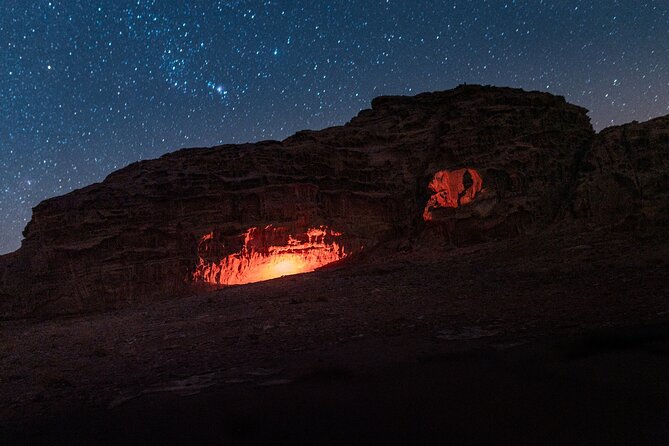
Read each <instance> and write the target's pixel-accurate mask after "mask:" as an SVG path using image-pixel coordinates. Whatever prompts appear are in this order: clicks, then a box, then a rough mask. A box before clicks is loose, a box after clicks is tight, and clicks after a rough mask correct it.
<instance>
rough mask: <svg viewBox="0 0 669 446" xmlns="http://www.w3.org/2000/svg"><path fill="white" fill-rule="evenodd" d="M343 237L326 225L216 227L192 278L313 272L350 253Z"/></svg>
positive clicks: (249, 279)
mask: <svg viewBox="0 0 669 446" xmlns="http://www.w3.org/2000/svg"><path fill="white" fill-rule="evenodd" d="M341 239H342V233H341V232H337V231H334V230H332V229H330V228H328V227H326V226H320V227H311V228H308V229H306V230H304V231H290V230H289V229H288V228H284V227H280V226H273V225H268V226H265V227H251V228H249V229H248V230H247V231H245V232H244V233H243V234H241V235H235V236H225V235H223V234H220V233H217V232H216V231H213V232H210V233H207V234H205V235H204V236H202V238H201V239H200V242H199V244H198V256H199V258H198V263H197V266H196V268H195V272H194V273H193V276H192V279H193V281H194V282H196V283H204V284H209V285H215V286H225V285H242V284H247V283H253V282H262V281H265V280H270V279H275V278H278V277H282V276H289V275H293V274H301V273H308V272H312V271H315V270H316V269H318V268H321V267H324V266H326V265H329V264H332V263H334V262H337V261H340V260H343V259H344V258H346V257H348V255H349V254H350V253H349V252H348V251H347V250H346V249H345V248H344V244H343V243H342V240H341Z"/></svg>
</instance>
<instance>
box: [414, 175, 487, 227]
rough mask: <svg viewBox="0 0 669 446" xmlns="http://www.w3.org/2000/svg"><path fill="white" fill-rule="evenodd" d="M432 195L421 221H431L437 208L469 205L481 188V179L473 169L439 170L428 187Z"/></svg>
mask: <svg viewBox="0 0 669 446" xmlns="http://www.w3.org/2000/svg"><path fill="white" fill-rule="evenodd" d="M428 187H429V188H430V190H432V192H433V194H432V196H431V197H430V199H429V200H428V202H427V204H426V205H425V210H424V211H423V220H425V221H430V220H432V219H433V215H432V212H433V211H434V210H436V209H439V208H458V207H460V206H464V205H466V204H469V203H471V202H472V201H473V200H474V198H476V195H477V194H478V193H479V192H481V190H482V188H483V179H481V175H479V173H478V172H477V171H476V170H474V169H458V170H452V171H448V170H440V171H439V172H437V173H435V174H434V177H433V178H432V181H430V184H429V186H428Z"/></svg>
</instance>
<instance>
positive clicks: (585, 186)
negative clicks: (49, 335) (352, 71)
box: [0, 86, 667, 317]
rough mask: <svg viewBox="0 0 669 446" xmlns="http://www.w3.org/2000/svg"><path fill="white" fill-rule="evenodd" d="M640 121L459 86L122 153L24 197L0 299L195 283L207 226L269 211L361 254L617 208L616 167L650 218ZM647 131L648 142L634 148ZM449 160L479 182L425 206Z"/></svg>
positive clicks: (656, 174) (40, 301)
mask: <svg viewBox="0 0 669 446" xmlns="http://www.w3.org/2000/svg"><path fill="white" fill-rule="evenodd" d="M644 126H647V127H648V128H649V129H650V130H649V133H648V134H649V135H650V136H648V138H645V137H643V135H641V136H633V135H631V136H629V137H626V139H623V140H622V142H621V141H620V140H619V139H617V137H615V135H616V134H618V133H619V132H621V130H615V129H613V130H610V131H605V132H603V134H602V136H601V137H597V136H596V134H595V133H594V131H593V130H592V127H591V125H590V122H589V119H588V117H587V116H586V110H585V109H583V108H580V107H577V106H574V105H570V104H568V103H566V102H565V100H564V99H563V98H561V97H556V96H552V95H550V94H546V93H538V92H524V91H522V90H516V89H508V88H494V87H481V86H462V87H458V88H456V89H454V90H450V91H445V92H439V93H427V94H421V95H418V96H415V97H381V98H377V99H375V100H374V101H373V102H372V108H371V109H370V110H363V111H362V112H360V113H359V115H358V116H357V117H355V118H354V119H352V120H351V122H349V123H347V124H346V125H344V126H341V127H333V128H329V129H325V130H321V131H304V132H299V133H297V134H295V135H294V136H291V137H289V138H288V139H286V140H285V141H282V142H278V141H265V142H259V143H256V144H244V145H226V146H220V147H214V148H199V149H186V150H180V151H178V152H175V153H171V154H168V155H165V156H163V157H161V158H159V159H156V160H151V161H142V162H138V163H134V164H132V165H130V166H128V167H126V168H124V169H121V170H119V171H117V172H114V173H112V174H111V175H109V177H107V178H106V179H105V180H104V181H103V182H102V183H99V184H93V185H91V186H88V187H86V188H83V189H80V190H77V191H74V192H72V193H69V194H67V195H65V196H62V197H58V198H54V199H50V200H47V201H44V202H42V203H41V204H39V205H38V206H37V207H36V208H35V209H34V211H33V218H32V220H31V221H30V223H29V224H28V226H27V228H26V230H25V232H24V234H25V240H24V241H23V244H22V247H21V248H20V249H19V250H18V251H17V252H15V253H13V254H11V255H9V256H3V257H0V311H1V314H2V315H3V316H4V317H13V316H17V315H22V314H52V313H70V312H78V311H86V310H93V309H102V308H110V307H117V306H123V305H127V304H129V303H135V302H137V301H142V300H147V299H156V298H169V297H171V296H174V295H176V294H183V293H192V292H194V288H193V280H192V279H193V277H194V273H195V271H196V268H197V267H198V265H199V259H200V256H199V252H198V249H199V246H200V245H201V243H200V242H201V240H202V238H203V237H204V236H205V235H207V234H210V233H212V234H218V236H220V237H228V238H232V239H239V237H243V234H245V233H246V232H247V231H248V230H249V228H264V227H266V226H268V225H272V226H274V227H277V228H282V230H285V231H287V233H288V234H304V233H305V232H306V231H308V230H309V228H319V227H327V228H331V229H332V230H334V231H336V232H339V233H341V234H342V235H341V238H340V240H339V242H338V243H340V246H341V249H342V250H343V251H344V252H352V251H354V250H357V249H359V248H360V247H364V252H365V253H367V255H374V252H375V251H374V250H375V248H377V247H379V246H382V247H383V248H384V249H391V250H392V249H411V247H412V246H430V245H431V244H433V243H434V242H435V241H447V242H451V243H454V244H461V243H463V242H472V241H478V240H486V239H491V238H506V237H514V236H517V235H518V234H522V233H526V232H531V231H534V230H537V229H544V228H547V227H549V226H551V225H553V224H554V223H555V222H557V221H565V219H566V218H568V217H569V216H570V215H572V213H574V214H575V215H577V216H586V217H587V216H590V215H592V216H598V218H600V220H601V221H605V222H608V221H610V218H609V217H610V213H609V212H608V209H611V208H613V209H617V208H616V207H615V206H613V207H611V206H609V205H605V204H604V203H606V202H607V200H608V202H612V203H613V202H615V203H622V202H624V197H623V195H624V194H625V193H632V194H633V193H635V191H638V189H635V188H634V187H628V186H629V185H626V182H627V180H628V179H629V178H633V179H634V181H636V183H634V184H638V185H640V186H643V194H644V195H640V197H641V196H642V197H645V198H643V200H641V199H639V203H640V205H639V206H638V209H632V210H630V211H625V212H629V213H631V214H633V215H636V214H639V212H642V211H643V213H644V215H647V216H649V217H650V218H659V217H661V216H662V215H663V212H664V210H666V198H667V195H666V187H665V188H663V187H662V185H663V184H665V183H663V181H666V167H662V166H665V165H666V164H662V163H666V144H665V143H664V142H663V141H664V139H663V138H665V136H663V135H665V134H666V127H667V126H666V119H665V120H657V121H651V122H650V123H648V124H638V125H632V127H629V128H631V129H636V128H637V127H643V128H646V127H644ZM663 129H664V130H663ZM632 133H633V134H636V133H634V132H632ZM644 134H645V133H644ZM644 138H645V139H644ZM646 142H648V144H650V145H652V146H653V147H651V148H649V149H648V150H645V149H643V150H641V149H642V148H643V147H646V146H644V145H643V144H645V143H646ZM656 144H665V145H659V146H656ZM637 152H638V153H641V152H643V153H646V152H647V154H648V156H646V155H644V156H637V155H635V154H636V153H637ZM630 157H632V158H630ZM627 159H630V160H631V161H630V163H632V164H633V165H635V166H637V167H635V168H634V169H632V168H628V167H627V164H625V162H623V161H624V160H627ZM620 160H623V161H620ZM634 163H636V164H634ZM462 169H470V170H471V171H473V172H476V173H478V175H480V178H481V182H482V187H481V191H480V192H478V193H477V194H476V195H475V196H474V195H473V194H472V196H471V197H469V196H467V193H465V198H466V200H465V201H468V200H469V199H471V201H470V202H468V203H464V204H463V203H462V200H461V204H462V205H460V206H458V207H440V208H438V209H434V210H433V211H432V210H431V211H430V220H429V221H427V222H426V221H424V218H423V217H424V212H425V209H426V205H427V204H428V201H430V200H431V197H432V196H433V194H434V191H433V190H430V189H429V187H428V186H429V184H430V182H431V181H432V180H433V179H434V176H435V174H436V173H437V172H440V171H448V172H458V171H461V170H462ZM586 169H587V170H586ZM619 169H623V172H622V173H620V172H619V171H618V170H619ZM635 169H636V170H635ZM662 169H664V170H662ZM663 172H664V173H663ZM619 175H622V178H623V179H622V180H621V181H619V180H620V178H619V177H618V176H619ZM634 175H636V177H635V176H634ZM462 179H463V180H464V179H465V176H464V175H463V177H462ZM612 184H613V185H615V187H616V188H618V185H619V184H623V186H620V188H619V189H620V190H621V191H622V192H619V191H618V189H616V188H612V187H610V185H612ZM452 187H455V189H456V190H460V186H458V185H457V184H455V185H453V186H452ZM463 187H464V185H463ZM465 189H466V187H465ZM630 191H631V192H630ZM598 194H599V195H598ZM619 196H620V197H621V198H616V197H619ZM598 197H604V198H605V200H601V199H599V198H598ZM616 200H617V201H616ZM437 201H438V200H437ZM220 254H223V252H221V253H220ZM228 254H229V253H228ZM228 254H225V255H226V256H227V255H228ZM252 255H253V254H252V253H251V256H252ZM354 257H355V256H351V258H354ZM224 258H225V256H221V257H220V258H218V259H210V260H211V262H212V263H216V262H219V264H220V262H221V261H222V260H224Z"/></svg>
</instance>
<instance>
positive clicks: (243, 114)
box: [0, 0, 669, 253]
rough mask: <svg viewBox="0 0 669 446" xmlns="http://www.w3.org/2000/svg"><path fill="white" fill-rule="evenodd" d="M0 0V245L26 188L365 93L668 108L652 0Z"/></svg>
mask: <svg viewBox="0 0 669 446" xmlns="http://www.w3.org/2000/svg"><path fill="white" fill-rule="evenodd" d="M94 3H95V2H91V1H75V0H64V1H59V0H51V1H41V0H37V1H27V0H0V253H2V252H8V251H11V250H13V249H15V248H17V247H18V245H19V243H20V239H21V235H20V233H21V230H22V229H23V227H24V226H25V224H26V222H27V221H28V220H29V218H30V209H31V207H32V206H34V205H36V204H37V203H38V202H39V201H41V200H43V199H45V198H47V197H51V196H54V195H61V194H63V193H65V192H68V191H70V190H72V189H74V188H78V187H82V186H85V185H86V184H89V183H91V182H95V181H100V180H102V179H103V178H104V177H105V176H106V175H107V174H108V173H110V172H111V171H113V170H115V169H118V168H120V167H122V166H124V165H126V164H128V163H130V162H132V161H136V160H138V159H145V158H153V157H157V156H159V155H161V154H163V153H165V152H168V151H172V150H175V149H177V148H180V147H186V146H209V145H215V144H219V143H228V142H245V141H254V140H261V139H282V138H284V137H286V136H288V135H289V134H291V133H293V132H295V131H297V130H299V129H304V128H313V129H317V128H322V127H326V126H330V125H335V124H341V123H344V122H345V121H347V120H348V119H350V118H351V117H352V116H353V115H355V114H356V113H357V112H358V111H359V110H360V109H362V108H366V107H368V105H369V102H370V100H371V99H372V98H374V97H375V96H379V95H382V94H415V93H419V92H422V91H428V90H443V89H448V88H452V87H454V86H456V85H458V84H460V83H463V82H467V83H482V84H494V85H500V86H515V87H522V88H524V89H529V90H534V89H537V90H545V91H549V92H551V93H556V94H560V95H564V96H566V97H567V99H568V100H569V101H571V102H573V103H576V104H579V105H582V106H585V107H587V108H588V109H590V110H591V114H590V116H591V117H592V121H593V124H594V126H595V127H596V128H597V129H601V128H603V127H606V126H608V125H610V124H612V123H623V122H627V121H631V120H633V119H637V120H645V119H648V118H650V117H654V116H658V115H663V114H668V113H669V2H667V1H664V0H662V1H638V0H619V1H616V0H607V1H597V0H588V1H579V0H516V1H513V0H508V1H504V0H489V1H485V0H466V1H465V0H454V1H442V2H439V1H423V0H403V1H400V0H361V1H352V0H330V1H322V2H321V1H317V0H309V1H280V0H276V1H247V0H234V1H218V2H217V1H191V2H188V1H167V0H161V1H151V0H149V1H146V0H134V1H124V0H114V1H104V2H99V3H97V4H94Z"/></svg>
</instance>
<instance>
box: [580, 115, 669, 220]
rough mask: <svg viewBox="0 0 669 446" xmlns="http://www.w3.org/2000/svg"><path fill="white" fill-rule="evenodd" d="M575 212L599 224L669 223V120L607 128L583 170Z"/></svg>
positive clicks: (667, 117) (585, 160)
mask: <svg viewBox="0 0 669 446" xmlns="http://www.w3.org/2000/svg"><path fill="white" fill-rule="evenodd" d="M574 210H575V213H576V215H577V216H580V217H588V218H590V219H591V220H593V221H594V222H596V223H598V224H606V225H618V224H625V225H627V226H629V225H633V226H638V225H646V224H651V225H658V224H659V225H666V224H667V223H669V116H665V117H662V118H657V119H653V120H651V121H648V122H644V123H638V122H633V123H630V124H626V125H621V126H616V127H610V128H608V129H605V130H603V131H602V132H601V133H600V134H599V135H598V137H597V139H596V141H595V144H594V145H593V148H592V150H591V151H589V152H588V154H587V156H586V157H585V159H584V161H583V165H582V166H581V177H580V178H579V182H578V188H577V195H576V199H575V202H574Z"/></svg>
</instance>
